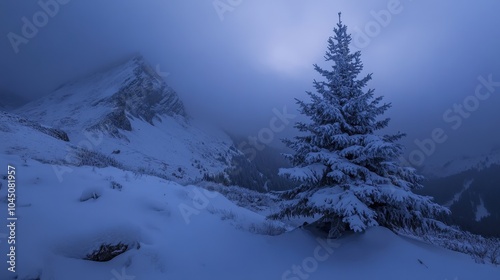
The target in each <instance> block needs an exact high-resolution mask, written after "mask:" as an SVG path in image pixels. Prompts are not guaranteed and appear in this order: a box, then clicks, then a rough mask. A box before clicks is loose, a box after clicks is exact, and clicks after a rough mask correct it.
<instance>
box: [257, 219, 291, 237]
mask: <svg viewBox="0 0 500 280" xmlns="http://www.w3.org/2000/svg"><path fill="white" fill-rule="evenodd" d="M249 231H250V232H252V233H256V234H262V235H270V236H276V235H280V234H283V233H285V232H286V229H285V228H284V227H281V226H278V225H276V224H274V223H272V222H270V221H266V222H264V223H263V224H251V225H250V227H249Z"/></svg>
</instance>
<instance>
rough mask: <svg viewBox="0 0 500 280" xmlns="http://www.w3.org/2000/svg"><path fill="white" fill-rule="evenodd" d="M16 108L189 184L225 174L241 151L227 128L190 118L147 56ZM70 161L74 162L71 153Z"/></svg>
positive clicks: (91, 146)
mask: <svg viewBox="0 0 500 280" xmlns="http://www.w3.org/2000/svg"><path fill="white" fill-rule="evenodd" d="M15 113H17V114H19V115H21V116H23V117H26V118H28V119H31V120H33V121H36V122H39V123H41V124H44V125H48V126H50V127H54V128H57V129H60V130H64V131H65V132H67V134H68V136H69V140H70V143H71V144H72V145H73V146H75V147H76V148H83V149H87V150H94V151H98V152H100V153H102V154H104V155H106V156H110V157H113V158H114V159H115V160H117V161H118V162H120V163H121V164H123V165H124V166H125V167H126V168H127V169H130V170H135V171H138V172H142V173H150V174H162V176H163V177H165V178H168V179H172V180H176V181H178V182H181V183H187V182H192V181H196V180H199V179H201V178H203V176H204V175H206V174H208V175H217V174H219V173H223V172H224V171H225V170H226V169H227V168H228V167H229V166H230V162H231V159H232V157H233V156H235V155H240V153H239V152H237V151H236V149H235V148H234V147H233V143H232V141H231V139H230V138H229V137H228V136H227V135H226V134H224V133H222V132H220V131H218V130H216V129H213V128H210V127H208V126H206V125H203V124H201V123H199V122H197V121H195V120H191V119H189V117H188V116H187V114H186V112H185V110H184V106H183V104H182V102H181V101H180V100H179V98H178V96H177V94H176V93H175V91H174V90H173V89H171V88H170V87H168V86H167V85H166V83H165V81H164V80H163V79H162V78H161V77H160V76H159V75H158V74H157V73H156V72H155V71H153V69H152V68H151V67H150V66H149V65H148V64H147V63H146V62H145V61H144V59H142V58H141V57H134V58H132V59H130V60H128V61H126V62H125V63H122V64H119V65H118V66H115V67H113V68H111V69H109V70H106V71H103V72H100V73H96V74H94V75H91V76H90V77H87V78H85V79H82V80H79V81H76V82H73V83H69V84H66V85H64V86H62V87H60V88H59V89H58V90H56V91H55V92H53V93H51V94H49V95H48V96H45V97H44V98H42V99H40V100H36V101H33V102H31V103H29V104H27V105H25V106H23V107H21V108H19V109H17V110H16V111H15ZM35 138H36V137H35ZM47 150H49V151H48V152H49V154H50V153H51V152H53V151H51V150H50V147H48V149H47ZM69 157H71V156H69ZM63 159H64V157H63ZM51 160H53V161H55V162H58V161H61V158H54V157H52V158H51ZM65 161H66V162H71V160H70V159H68V153H67V155H66V160H65Z"/></svg>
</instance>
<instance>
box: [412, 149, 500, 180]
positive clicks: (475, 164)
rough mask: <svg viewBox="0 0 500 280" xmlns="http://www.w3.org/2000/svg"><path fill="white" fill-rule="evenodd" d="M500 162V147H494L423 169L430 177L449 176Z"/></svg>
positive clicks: (481, 168)
mask: <svg viewBox="0 0 500 280" xmlns="http://www.w3.org/2000/svg"><path fill="white" fill-rule="evenodd" d="M498 164H500V147H497V148H493V149H492V150H491V151H490V152H489V153H487V154H483V155H477V156H462V157H460V158H456V159H453V160H449V161H448V162H446V163H445V164H443V165H430V166H428V167H426V168H424V169H423V170H422V172H423V173H424V174H425V175H426V176H428V177H434V178H439V177H448V176H452V175H455V174H459V173H462V172H465V171H468V170H483V169H486V168H488V167H490V166H492V165H498Z"/></svg>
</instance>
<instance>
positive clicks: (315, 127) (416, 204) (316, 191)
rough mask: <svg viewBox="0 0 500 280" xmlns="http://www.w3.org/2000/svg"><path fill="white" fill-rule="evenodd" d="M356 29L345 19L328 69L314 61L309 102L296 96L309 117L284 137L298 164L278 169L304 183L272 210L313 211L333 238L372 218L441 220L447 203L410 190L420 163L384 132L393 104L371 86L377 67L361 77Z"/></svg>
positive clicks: (408, 223)
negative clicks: (405, 157) (402, 160)
mask: <svg viewBox="0 0 500 280" xmlns="http://www.w3.org/2000/svg"><path fill="white" fill-rule="evenodd" d="M350 42H351V36H350V34H348V33H347V26H346V25H344V24H343V23H342V21H341V18H340V14H339V22H338V24H337V26H336V28H334V36H333V37H330V38H329V40H328V50H327V52H326V56H325V59H326V62H327V63H329V64H331V68H330V69H323V68H321V67H320V66H318V65H314V68H315V70H316V71H317V72H318V73H319V74H320V75H321V76H322V80H321V81H316V80H315V81H314V87H315V89H316V93H312V92H307V94H308V95H309V97H310V99H311V100H310V102H308V103H306V102H303V101H300V100H297V103H298V104H299V106H300V112H301V113H302V114H304V115H305V116H307V117H308V118H309V119H310V121H309V122H305V123H304V122H299V123H297V124H296V125H295V127H296V128H297V129H298V130H299V131H300V132H301V133H300V136H297V137H295V138H294V139H293V140H285V143H286V144H287V146H288V147H290V148H291V149H293V150H294V152H295V153H294V154H293V155H287V157H288V159H290V161H291V163H292V165H293V167H292V168H286V169H281V170H280V174H281V175H284V176H287V177H289V178H291V179H294V180H297V181H298V182H299V183H300V186H299V187H297V188H296V189H293V190H291V191H289V192H286V193H285V195H284V196H285V197H286V198H288V199H290V203H288V204H286V205H285V206H284V208H283V209H282V210H281V211H280V212H278V213H276V214H274V215H271V218H284V217H293V216H299V217H300V216H306V217H313V218H315V220H316V221H317V222H316V223H317V224H320V225H321V226H322V227H326V229H327V230H328V231H329V236H330V237H332V238H335V237H338V236H340V235H342V233H344V232H345V231H355V232H360V231H364V230H365V229H366V228H368V227H371V226H377V225H380V226H385V227H388V228H392V229H397V228H400V229H402V228H404V229H412V228H413V229H415V228H419V229H425V228H428V227H432V226H436V225H439V224H440V223H439V222H438V221H437V219H436V218H437V217H439V216H441V215H442V214H447V213H448V212H449V210H448V209H446V208H444V207H442V206H440V205H438V204H435V203H434V202H432V199H431V198H430V197H424V196H420V195H417V194H415V193H413V192H412V190H415V189H418V188H420V187H421V185H420V182H421V180H422V177H421V176H419V175H417V174H416V173H415V169H413V168H411V167H405V166H402V165H400V164H399V161H398V158H399V157H400V156H401V155H402V153H403V147H402V146H401V145H400V144H398V143H397V140H399V139H400V138H402V137H403V136H404V134H402V133H397V134H393V135H379V134H377V132H379V131H380V130H381V129H383V128H385V127H386V126H387V125H388V123H389V119H388V118H381V116H382V115H383V114H384V112H385V111H386V110H387V109H389V107H390V104H388V103H381V101H382V96H379V97H374V90H373V89H368V90H365V87H366V86H367V83H368V81H370V80H371V78H372V76H371V74H369V75H367V76H364V77H362V78H358V76H359V75H360V74H361V71H362V69H363V64H362V62H361V58H360V57H361V54H360V52H359V51H357V52H351V51H350V48H349V45H350Z"/></svg>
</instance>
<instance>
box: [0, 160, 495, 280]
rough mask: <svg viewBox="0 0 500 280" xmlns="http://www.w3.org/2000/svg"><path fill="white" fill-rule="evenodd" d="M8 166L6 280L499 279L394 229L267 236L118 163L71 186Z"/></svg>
mask: <svg viewBox="0 0 500 280" xmlns="http://www.w3.org/2000/svg"><path fill="white" fill-rule="evenodd" d="M7 164H11V165H13V166H15V168H16V171H17V192H16V195H17V201H16V203H17V210H16V215H17V217H18V220H17V227H16V261H17V265H16V272H15V273H12V272H9V271H7V264H6V260H7V256H6V254H5V253H2V257H1V258H3V259H4V261H2V263H3V265H2V268H1V270H0V279H6V280H7V279H53V280H67V279H72V280H80V279H81V280H88V279H108V280H109V279H115V280H120V279H137V280H139V279H148V280H155V279H158V280H164V279H176V280H181V279H189V280H194V279H228V280H229V279H231V280H232V279H239V280H246V279H249V280H250V279H255V280H263V279H264V280H267V279H289V280H297V279H384V280H386V279H398V280H400V279H419V280H421V279H436V280H437V279H440V280H442V279H461V280H462V279H471V280H476V279H482V280H488V279H492V280H493V279H499V276H500V268H498V267H494V266H491V265H481V264H476V263H475V262H474V261H473V260H472V259H471V258H470V257H469V256H467V255H463V254H460V253H456V252H452V251H447V250H444V249H441V248H436V247H433V246H431V245H427V244H424V243H421V242H418V241H414V240H411V239H407V238H404V237H400V236H397V235H395V234H393V233H392V232H390V231H389V230H387V229H384V228H378V227H377V228H372V229H370V230H368V231H367V232H366V233H364V234H355V235H351V236H348V237H345V238H343V239H340V240H337V241H335V242H330V243H328V242H327V241H325V240H322V239H318V238H317V237H315V236H313V235H312V234H311V233H309V232H307V231H303V230H301V229H297V230H293V231H289V232H286V233H284V234H282V235H278V236H268V235H264V234H262V233H264V232H268V231H267V230H268V229H269V228H270V227H271V225H270V224H269V222H267V221H266V220H265V217H264V216H262V215H260V214H258V213H255V212H252V211H250V210H248V209H245V208H242V207H239V206H237V205H236V204H234V203H233V202H231V201H229V200H228V199H226V198H225V197H224V196H222V195H220V194H218V193H215V192H209V191H206V190H204V189H202V188H200V187H197V186H194V185H188V186H182V185H179V184H178V183H175V182H172V181H166V180H164V179H160V178H157V177H153V176H146V175H140V174H137V173H133V172H130V171H123V170H120V169H116V168H112V167H108V168H94V167H78V168H75V169H74V171H73V172H71V173H69V174H68V175H67V176H65V177H64V180H63V181H62V182H60V181H59V180H57V178H56V177H55V176H51V175H50V174H51V172H53V168H52V166H51V165H49V164H43V163H40V162H37V161H34V160H30V159H28V160H23V159H21V158H20V157H19V156H16V155H4V156H2V160H1V166H4V167H6V166H7ZM6 172H7V170H6V169H5V171H2V172H1V175H2V176H3V175H5V174H6ZM2 184H3V186H2V188H1V189H0V197H1V199H0V201H1V202H0V210H1V209H3V210H1V211H0V221H3V223H7V220H6V219H7V203H6V199H5V197H6V194H7V188H6V181H5V180H3V179H2ZM120 186H121V187H120ZM89 194H95V195H89ZM87 198H89V199H87ZM85 199H87V200H85ZM82 200H83V201H82ZM273 226H274V227H277V228H279V227H282V226H283V225H281V224H280V223H279V222H274V224H273ZM6 234H7V229H6V227H5V226H2V227H0V236H1V237H3V238H1V239H0V240H1V243H0V251H1V252H7V250H8V244H7V243H6V240H7V239H6V237H7V235H6ZM118 242H121V243H123V244H129V245H130V249H129V250H128V251H127V252H125V253H123V254H121V255H119V256H117V257H115V258H114V259H112V260H110V261H107V262H94V261H89V260H84V258H85V256H87V255H88V254H89V253H91V252H93V251H95V250H96V249H97V248H99V246H100V245H101V244H104V243H118ZM137 244H138V245H139V246H137ZM16 277H17V278H16Z"/></svg>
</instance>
